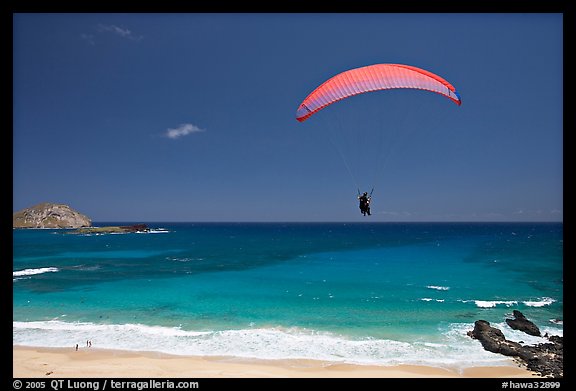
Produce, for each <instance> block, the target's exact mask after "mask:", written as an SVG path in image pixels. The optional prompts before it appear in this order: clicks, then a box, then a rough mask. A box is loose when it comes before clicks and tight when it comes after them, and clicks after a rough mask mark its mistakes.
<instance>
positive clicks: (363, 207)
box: [358, 188, 374, 216]
mask: <svg viewBox="0 0 576 391" xmlns="http://www.w3.org/2000/svg"><path fill="white" fill-rule="evenodd" d="M373 192H374V188H372V191H370V195H367V194H368V193H366V192H365V193H364V194H362V195H360V189H358V199H359V200H360V213H362V214H363V215H364V216H366V215H368V216H370V200H371V199H372V193H373Z"/></svg>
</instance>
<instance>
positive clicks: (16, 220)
mask: <svg viewBox="0 0 576 391" xmlns="http://www.w3.org/2000/svg"><path fill="white" fill-rule="evenodd" d="M91 225H92V221H91V220H90V219H89V218H88V217H87V216H85V215H83V214H81V213H79V212H77V211H75V210H74V209H72V208H70V207H69V206H68V205H64V204H54V203H49V202H43V203H41V204H38V205H34V206H32V207H30V208H26V209H23V210H20V211H18V212H15V213H14V214H13V215H12V228H82V227H90V226H91Z"/></svg>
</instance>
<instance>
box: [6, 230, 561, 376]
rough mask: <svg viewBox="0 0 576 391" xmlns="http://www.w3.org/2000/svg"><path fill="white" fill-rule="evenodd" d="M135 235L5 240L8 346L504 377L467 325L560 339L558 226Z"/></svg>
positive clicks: (522, 337) (56, 233)
mask: <svg viewBox="0 0 576 391" xmlns="http://www.w3.org/2000/svg"><path fill="white" fill-rule="evenodd" d="M124 224H129V223H118V222H114V223H110V222H102V223H98V224H94V225H95V226H103V225H124ZM148 226H149V227H150V228H151V229H150V232H147V233H126V234H71V233H70V231H69V230H50V229H42V230H13V344H14V345H22V346H42V347H70V348H73V347H74V346H75V345H76V344H79V346H80V347H83V346H86V342H87V341H88V340H90V341H91V343H92V346H93V347H97V348H107V349H108V348H109V349H123V350H135V351H152V352H163V353H170V354H177V355H203V356H230V357H237V358H248V359H251V358H257V359H318V360H326V361H332V362H342V363H355V364H370V365H397V364H415V365H432V366H439V367H446V368H465V367H470V366H494V365H513V364H512V363H511V361H510V359H509V358H506V357H504V356H502V355H499V354H494V353H490V352H487V351H485V350H484V349H483V348H482V346H481V344H480V343H479V342H478V341H476V340H473V339H472V338H470V337H469V336H467V334H466V333H467V332H468V331H470V330H472V328H473V327H474V321H476V320H478V319H484V320H487V321H489V322H490V323H491V324H492V325H493V326H496V327H499V328H500V329H502V331H503V332H504V334H505V335H506V337H507V338H509V339H513V340H516V341H523V343H526V344H535V343H539V342H545V341H546V340H545V339H544V338H541V337H532V336H529V335H527V334H524V333H521V332H518V331H513V330H511V329H510V328H509V327H508V326H507V325H506V323H505V319H506V318H507V317H511V314H512V311H513V310H515V309H517V310H520V311H521V312H522V313H524V315H525V316H526V317H527V318H528V319H530V320H532V321H533V322H534V323H536V325H537V326H538V327H539V328H540V330H541V331H542V334H544V333H548V334H549V335H562V332H563V322H562V320H563V225H562V223H374V224H372V223H286V224H281V223H148Z"/></svg>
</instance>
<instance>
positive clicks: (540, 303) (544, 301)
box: [522, 297, 556, 307]
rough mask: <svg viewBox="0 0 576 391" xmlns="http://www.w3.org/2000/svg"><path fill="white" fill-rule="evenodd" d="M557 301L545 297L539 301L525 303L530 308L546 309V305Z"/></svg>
mask: <svg viewBox="0 0 576 391" xmlns="http://www.w3.org/2000/svg"><path fill="white" fill-rule="evenodd" d="M555 301H556V300H554V299H552V298H551V297H543V298H541V299H540V300H537V301H523V302H522V303H524V304H525V305H527V306H529V307H544V306H546V305H550V304H552V303H554V302H555Z"/></svg>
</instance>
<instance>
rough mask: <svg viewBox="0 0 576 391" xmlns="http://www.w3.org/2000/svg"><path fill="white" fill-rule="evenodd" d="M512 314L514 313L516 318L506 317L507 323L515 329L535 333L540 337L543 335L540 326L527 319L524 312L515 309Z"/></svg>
mask: <svg viewBox="0 0 576 391" xmlns="http://www.w3.org/2000/svg"><path fill="white" fill-rule="evenodd" d="M512 314H513V315H514V319H506V323H507V324H508V326H510V327H511V328H513V329H514V330H520V331H523V332H525V333H526V334H530V335H534V336H536V337H539V336H540V335H541V334H540V329H539V328H538V326H536V325H535V324H534V323H532V322H531V321H529V320H528V319H526V317H525V316H524V314H523V313H522V312H520V311H518V310H514V312H512Z"/></svg>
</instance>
